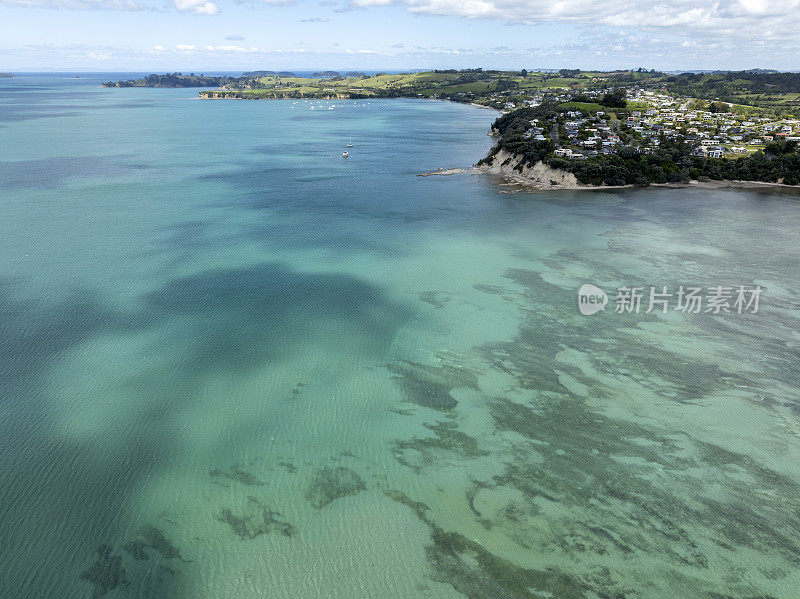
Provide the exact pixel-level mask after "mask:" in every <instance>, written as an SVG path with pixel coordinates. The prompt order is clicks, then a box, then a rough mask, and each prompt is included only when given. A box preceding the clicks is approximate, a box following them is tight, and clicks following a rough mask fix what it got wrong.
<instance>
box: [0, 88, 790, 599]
mask: <svg viewBox="0 0 800 599" xmlns="http://www.w3.org/2000/svg"><path fill="white" fill-rule="evenodd" d="M108 78H109V77H108V76H104V77H99V78H95V79H92V78H89V79H82V80H69V79H60V78H58V77H56V76H50V77H33V76H30V77H19V78H17V79H12V80H0V139H2V140H3V143H2V144H0V197H1V198H2V202H0V433H1V434H2V436H1V437H0V438H2V444H1V445H0V448H2V451H1V452H0V498H1V499H0V547H2V552H1V553H0V597H37V598H39V597H58V598H62V597H63V598H66V597H92V596H97V597H99V596H103V597H109V598H115V597H154V598H163V597H178V598H201V597H202V598H205V597H225V598H239V597H302V598H315V597H320V598H331V597H342V598H355V597H370V598H371V597H380V598H390V597H398V598H407V597H408V598H412V597H444V598H449V597H465V596H466V597H490V598H497V597H556V598H568V599H573V598H578V597H586V598H598V597H615V598H616V597H626V598H639V597H641V598H649V597H664V598H667V597H670V598H674V597H707V598H717V599H719V598H722V597H735V598H740V597H741V598H744V597H776V598H788V599H791V598H796V597H797V596H798V592H797V589H798V588H800V574H799V573H798V572H800V568H798V564H799V563H800V516H799V514H800V471H799V470H798V467H797V465H798V463H800V359H799V358H800V355H799V354H800V352H798V347H799V346H800V334H798V330H800V326H799V325H800V300H799V299H798V297H800V263H799V262H798V259H797V248H798V242H800V202H798V197H797V196H795V195H791V194H785V193H777V192H765V191H759V192H755V191H738V190H737V191H731V190H657V189H648V190H636V191H621V192H613V193H607V192H591V193H586V192H584V193H580V192H561V193H537V194H530V193H509V192H512V191H516V190H515V189H514V188H510V187H507V186H505V185H503V183H502V182H501V181H498V180H494V179H491V178H487V177H482V176H474V175H458V176H449V177H427V178H421V177H416V176H415V175H416V174H417V173H419V172H423V171H429V170H434V169H436V168H438V167H451V166H466V165H469V164H471V163H473V162H475V161H476V160H478V159H479V158H480V157H482V156H483V155H484V154H485V153H486V151H487V150H488V148H489V147H490V145H491V140H490V138H488V137H487V136H486V131H487V129H488V126H489V124H490V123H491V121H492V120H493V119H494V118H495V113H492V112H490V111H487V110H482V109H478V108H475V107H472V106H463V105H456V104H450V103H444V102H435V101H412V100H393V101H390V102H386V101H361V100H359V101H357V102H353V101H349V102H345V101H338V102H314V103H304V102H298V103H293V102H292V101H273V102H266V101H265V102H238V101H199V100H195V99H194V96H195V95H196V90H170V89H102V88H99V87H97V82H98V81H99V80H104V79H108ZM312 106H313V107H314V110H311V107H312ZM331 107H334V108H333V109H330V108H331ZM351 136H352V140H353V144H354V148H352V149H351V155H350V157H349V158H348V159H346V160H345V159H341V158H340V157H339V155H340V154H341V152H342V151H343V150H344V149H345V148H344V146H345V144H346V143H347V142H348V140H349V138H350V137H351ZM586 282H590V283H594V284H596V285H599V286H600V287H602V288H603V289H605V290H607V291H608V292H609V293H611V292H612V290H614V289H616V288H617V287H619V286H620V285H640V286H646V287H648V288H649V286H651V285H652V286H659V287H660V286H663V285H668V286H670V287H676V286H678V285H702V286H715V285H734V286H738V285H757V284H758V285H761V286H763V287H764V288H765V292H764V295H763V296H762V302H761V306H760V309H759V312H758V313H757V314H750V313H748V314H742V315H736V314H733V315H725V316H713V315H711V314H682V313H679V312H670V313H669V314H666V315H662V314H625V315H622V314H615V313H613V312H612V311H611V310H607V311H605V312H601V313H599V314H596V315H594V316H591V317H586V316H581V315H580V313H579V312H578V310H577V305H576V298H577V293H576V292H577V289H578V287H579V286H580V285H581V284H583V283H586Z"/></svg>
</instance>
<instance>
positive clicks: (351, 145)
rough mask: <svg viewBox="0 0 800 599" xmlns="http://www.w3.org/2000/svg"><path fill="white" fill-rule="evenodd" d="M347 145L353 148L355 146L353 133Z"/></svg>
mask: <svg viewBox="0 0 800 599" xmlns="http://www.w3.org/2000/svg"><path fill="white" fill-rule="evenodd" d="M347 147H348V148H352V147H353V136H352V135H351V136H350V143H349V144H347Z"/></svg>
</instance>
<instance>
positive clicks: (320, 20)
mask: <svg viewBox="0 0 800 599" xmlns="http://www.w3.org/2000/svg"><path fill="white" fill-rule="evenodd" d="M328 21H330V19H329V18H328V17H310V18H308V19H301V20H300V22H301V23H327V22H328Z"/></svg>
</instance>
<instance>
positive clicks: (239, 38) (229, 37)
mask: <svg viewBox="0 0 800 599" xmlns="http://www.w3.org/2000/svg"><path fill="white" fill-rule="evenodd" d="M225 39H226V40H228V41H229V42H241V41H242V40H243V39H244V36H243V35H238V34H237V35H226V36H225Z"/></svg>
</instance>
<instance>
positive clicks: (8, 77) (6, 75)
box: [0, 73, 14, 79]
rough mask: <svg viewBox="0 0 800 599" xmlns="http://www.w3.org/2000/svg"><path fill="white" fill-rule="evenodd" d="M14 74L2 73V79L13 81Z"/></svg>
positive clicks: (0, 76) (0, 75)
mask: <svg viewBox="0 0 800 599" xmlns="http://www.w3.org/2000/svg"><path fill="white" fill-rule="evenodd" d="M13 78H14V74H13V73H0V79H13Z"/></svg>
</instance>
